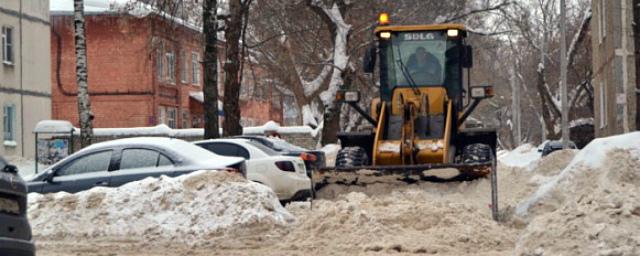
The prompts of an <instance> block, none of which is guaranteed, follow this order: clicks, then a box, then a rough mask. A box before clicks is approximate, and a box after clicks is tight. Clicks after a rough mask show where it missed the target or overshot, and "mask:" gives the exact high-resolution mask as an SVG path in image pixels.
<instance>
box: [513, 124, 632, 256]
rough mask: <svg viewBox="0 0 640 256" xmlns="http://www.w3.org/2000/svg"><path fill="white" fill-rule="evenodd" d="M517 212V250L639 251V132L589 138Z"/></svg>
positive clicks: (565, 252)
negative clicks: (522, 224) (520, 226)
mask: <svg viewBox="0 0 640 256" xmlns="http://www.w3.org/2000/svg"><path fill="white" fill-rule="evenodd" d="M516 214H517V215H518V216H519V217H522V218H524V219H529V223H528V225H527V227H526V229H525V230H524V231H523V233H522V235H521V237H520V239H519V241H518V243H517V244H516V255H542V254H544V255H560V254H562V255H639V254H640V132H635V133H629V134H625V135H619V136H614V137H608V138H601V139H596V140H594V141H593V142H591V143H590V144H589V145H587V147H585V148H584V149H583V150H582V151H580V152H579V153H578V154H577V155H576V157H575V158H574V159H573V160H572V161H571V163H570V164H569V165H568V166H567V167H566V168H564V169H563V170H562V171H561V172H560V173H559V174H557V175H556V176H553V177H552V178H551V179H550V180H549V181H548V182H546V183H544V184H543V185H541V186H540V187H539V188H538V190H537V191H536V192H535V193H534V194H533V195H532V196H531V197H530V198H528V199H527V200H525V201H524V202H523V203H521V204H520V205H519V206H518V208H517V209H516Z"/></svg>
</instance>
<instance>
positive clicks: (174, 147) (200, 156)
mask: <svg viewBox="0 0 640 256" xmlns="http://www.w3.org/2000/svg"><path fill="white" fill-rule="evenodd" d="M121 145H148V146H153V147H158V148H163V149H167V150H171V151H173V152H175V153H177V154H179V155H180V156H182V157H184V158H186V159H190V160H192V161H193V162H201V161H209V160H211V159H212V158H216V157H218V158H216V160H217V161H220V162H225V161H227V162H229V163H228V164H231V162H232V161H234V160H235V159H226V158H227V157H222V158H220V156H218V155H215V154H213V153H211V152H209V151H208V150H206V149H203V148H201V147H198V146H195V145H194V144H192V143H189V142H186V141H184V140H181V139H175V138H165V137H135V138H125V139H117V140H111V141H105V142H100V143H96V144H93V145H91V146H89V147H87V148H86V149H83V150H91V149H95V148H103V147H113V146H121ZM220 164H222V165H224V164H225V163H220Z"/></svg>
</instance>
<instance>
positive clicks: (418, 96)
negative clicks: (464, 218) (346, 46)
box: [312, 13, 498, 218]
mask: <svg viewBox="0 0 640 256" xmlns="http://www.w3.org/2000/svg"><path fill="white" fill-rule="evenodd" d="M388 17H389V16H388V15H387V14H385V13H383V14H381V15H380V17H379V21H378V24H379V26H378V27H376V29H375V42H374V46H373V47H372V48H370V49H369V50H367V52H366V54H365V57H364V62H363V63H364V71H365V72H367V73H374V69H375V66H376V60H377V59H378V60H379V64H378V65H377V66H378V67H379V69H378V70H377V71H378V72H377V73H378V74H379V87H380V89H379V91H380V95H379V97H377V98H374V99H373V100H372V101H371V105H370V111H368V112H367V111H365V110H363V109H362V108H360V107H359V106H358V104H357V102H358V101H359V100H360V95H359V92H358V91H347V90H340V91H339V92H338V93H337V96H336V97H337V100H338V101H339V102H343V103H346V104H349V105H350V106H351V107H353V108H354V109H355V110H356V111H357V112H358V113H359V114H360V115H362V116H363V117H364V119H365V120H367V121H368V122H370V123H371V124H372V126H373V127H374V129H373V130H369V131H359V132H340V133H338V139H339V140H340V144H341V147H342V149H341V150H340V151H339V152H338V155H337V158H336V165H335V167H334V168H325V169H320V170H317V171H315V172H314V173H313V177H312V178H313V182H314V187H315V188H316V190H320V189H322V188H323V187H325V186H326V185H328V184H339V185H346V186H367V185H369V184H372V183H416V182H420V181H468V180H474V179H477V178H483V177H487V176H489V177H490V179H491V187H492V195H491V198H492V204H491V208H492V214H493V217H494V218H497V213H498V204H497V184H496V179H497V177H496V155H495V154H496V131H495V129H485V128H475V129H463V123H464V122H465V120H466V119H467V117H469V115H470V114H471V113H472V112H473V111H474V109H475V108H476V106H478V103H479V102H480V101H481V100H482V99H485V98H489V97H492V96H493V87H492V86H488V85H482V86H470V85H469V83H468V80H469V73H470V72H469V70H470V69H471V67H472V64H473V57H472V47H471V46H470V45H468V44H467V42H466V37H467V31H466V30H465V27H464V26H463V25H460V24H437V25H406V26H396V25H390V24H389V19H388ZM465 71H466V74H467V75H466V77H465V75H464V74H465ZM465 80H466V82H467V83H466V86H465Z"/></svg>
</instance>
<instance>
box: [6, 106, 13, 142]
mask: <svg viewBox="0 0 640 256" xmlns="http://www.w3.org/2000/svg"><path fill="white" fill-rule="evenodd" d="M15 119H16V106H15V105H5V106H4V116H3V121H4V122H3V123H4V141H14V140H15V137H14V135H15V130H14V125H15V124H14V123H15Z"/></svg>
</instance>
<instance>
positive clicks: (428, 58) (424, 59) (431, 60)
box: [407, 46, 442, 85]
mask: <svg viewBox="0 0 640 256" xmlns="http://www.w3.org/2000/svg"><path fill="white" fill-rule="evenodd" d="M407 69H408V70H409V74H410V75H411V78H412V79H413V80H414V81H415V82H416V84H419V85H439V83H440V82H441V81H442V77H441V76H442V67H441V66H440V63H439V61H438V59H437V58H436V57H435V56H433V54H431V53H429V52H427V50H425V49H424V47H422V46H420V47H418V48H416V51H415V53H413V54H411V56H410V57H409V61H408V62H407Z"/></svg>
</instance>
